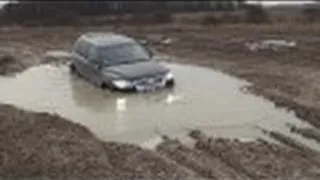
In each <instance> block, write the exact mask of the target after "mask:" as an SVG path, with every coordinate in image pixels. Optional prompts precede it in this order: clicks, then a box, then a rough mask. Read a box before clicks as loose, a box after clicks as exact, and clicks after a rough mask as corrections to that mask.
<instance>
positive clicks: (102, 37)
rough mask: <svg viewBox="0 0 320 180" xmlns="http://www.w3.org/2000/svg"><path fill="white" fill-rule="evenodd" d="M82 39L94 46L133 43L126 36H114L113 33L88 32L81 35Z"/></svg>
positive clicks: (132, 40)
mask: <svg viewBox="0 0 320 180" xmlns="http://www.w3.org/2000/svg"><path fill="white" fill-rule="evenodd" d="M82 39H85V40H86V41H88V42H90V43H92V44H94V45H95V46H110V45H117V44H122V43H130V42H134V39H132V38H130V37H128V36H125V35H121V34H116V33H113V32H108V33H106V32H89V33H86V34H83V35H82Z"/></svg>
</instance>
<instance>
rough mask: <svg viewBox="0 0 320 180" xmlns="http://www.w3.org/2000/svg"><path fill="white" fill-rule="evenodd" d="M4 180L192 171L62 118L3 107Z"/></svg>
mask: <svg viewBox="0 0 320 180" xmlns="http://www.w3.org/2000/svg"><path fill="white" fill-rule="evenodd" d="M0 162H1V164H0V165H1V166H0V177H4V178H13V179H24V178H41V179H44V178H45V179H57V178H64V179H72V178H73V179H90V178H94V179H113V180H114V179H186V178H187V177H192V176H193V173H192V172H189V171H187V170H185V169H183V168H180V166H179V165H178V164H176V163H174V162H173V161H172V160H170V159H166V158H164V157H162V156H161V155H160V154H158V153H157V152H154V151H149V150H144V149H142V148H140V147H138V146H135V145H130V144H121V143H116V142H108V143H107V142H101V141H100V140H98V139H97V138H96V137H95V136H94V135H93V134H92V133H91V132H90V131H89V130H88V129H87V128H85V127H83V126H81V125H79V124H74V123H72V122H69V121H67V120H65V119H63V118H61V117H59V116H58V115H51V114H48V113H35V112H27V111H24V110H19V109H16V108H14V107H13V106H11V105H0Z"/></svg>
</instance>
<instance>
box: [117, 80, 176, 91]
mask: <svg viewBox="0 0 320 180" xmlns="http://www.w3.org/2000/svg"><path fill="white" fill-rule="evenodd" d="M174 84H175V80H174V79H170V80H166V81H165V82H164V83H155V84H134V85H133V86H132V87H127V88H117V87H114V88H113V89H115V90H118V91H123V92H130V91H134V92H145V91H154V90H156V89H162V88H170V87H173V86H174Z"/></svg>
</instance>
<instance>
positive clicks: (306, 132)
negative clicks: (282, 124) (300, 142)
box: [288, 125, 320, 143]
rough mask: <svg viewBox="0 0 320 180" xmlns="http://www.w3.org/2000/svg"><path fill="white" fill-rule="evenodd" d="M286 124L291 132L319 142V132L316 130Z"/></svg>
mask: <svg viewBox="0 0 320 180" xmlns="http://www.w3.org/2000/svg"><path fill="white" fill-rule="evenodd" d="M288 126H289V128H290V131H291V132H293V133H296V134H300V135H301V136H303V137H305V138H308V139H312V140H315V141H316V142H318V143H320V132H319V131H318V130H316V129H312V128H299V127H297V126H295V125H288Z"/></svg>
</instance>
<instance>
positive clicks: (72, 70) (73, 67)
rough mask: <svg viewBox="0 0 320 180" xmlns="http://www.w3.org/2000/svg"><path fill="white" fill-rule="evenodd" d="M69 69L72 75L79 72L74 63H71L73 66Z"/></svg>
mask: <svg viewBox="0 0 320 180" xmlns="http://www.w3.org/2000/svg"><path fill="white" fill-rule="evenodd" d="M69 68H70V71H71V72H72V73H75V72H77V69H76V66H75V65H74V64H73V63H71V64H70V65H69Z"/></svg>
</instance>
